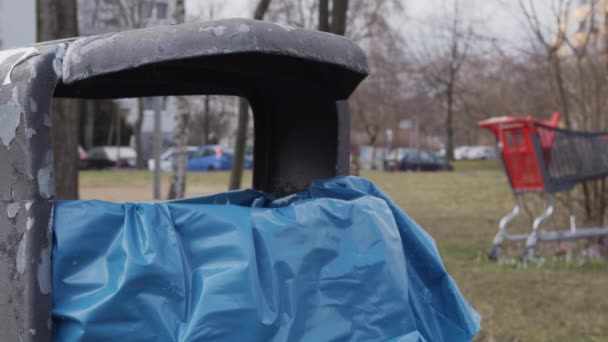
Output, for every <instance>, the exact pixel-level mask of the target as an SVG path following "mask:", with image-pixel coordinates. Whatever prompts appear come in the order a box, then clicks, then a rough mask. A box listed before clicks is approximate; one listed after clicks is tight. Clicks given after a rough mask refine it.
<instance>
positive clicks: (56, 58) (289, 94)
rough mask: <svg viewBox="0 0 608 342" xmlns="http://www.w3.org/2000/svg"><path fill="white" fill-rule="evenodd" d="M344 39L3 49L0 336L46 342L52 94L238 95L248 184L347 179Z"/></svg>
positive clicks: (148, 40) (246, 38) (356, 53)
mask: <svg viewBox="0 0 608 342" xmlns="http://www.w3.org/2000/svg"><path fill="white" fill-rule="evenodd" d="M367 72H368V68H367V62H366V57H365V55H364V53H363V52H362V50H361V49H360V48H359V47H357V46H356V45H355V44H353V43H352V42H351V41H349V40H348V39H345V38H343V37H339V36H335V35H331V34H326V33H322V32H313V31H307V30H303V29H297V28H292V27H287V26H283V25H277V24H271V23H265V22H260V21H253V20H243V19H232V20H222V21H215V22H210V23H190V24H184V25H176V26H165V27H155V28H147V29H142V30H133V31H126V32H120V33H111V34H104V35H99V36H93V37H86V38H76V39H67V40H59V41H53V42H47V43H41V44H37V45H33V46H30V47H25V48H18V49H12V50H5V51H0V82H2V83H1V86H0V122H1V126H0V161H1V162H0V175H1V176H2V178H1V181H0V196H1V203H0V211H1V212H2V213H3V214H2V215H0V224H1V225H2V227H3V229H2V232H1V233H0V255H1V256H2V258H1V260H0V313H1V314H2V319H1V320H0V340H2V341H17V340H19V341H50V340H51V288H52V284H51V258H52V255H51V245H52V232H51V228H50V227H51V222H52V209H53V194H54V182H53V156H52V148H51V145H52V141H51V134H52V133H51V132H52V127H51V119H50V116H51V115H52V114H51V113H50V107H51V101H52V99H53V97H57V98H86V99H114V98H126V97H142V96H167V95H198V94H209V95H238V96H244V97H246V98H247V99H248V100H249V102H250V104H251V107H252V110H253V116H254V122H255V128H254V129H255V149H254V157H255V161H256V162H255V165H254V170H253V188H254V189H257V190H261V191H265V192H269V193H272V194H277V195H284V194H289V193H293V192H297V191H301V190H304V189H305V188H306V187H307V186H308V185H309V184H310V183H311V181H312V180H313V179H318V178H328V177H333V176H336V175H345V174H348V169H349V149H350V138H349V133H350V122H349V120H350V117H349V112H348V106H347V102H346V100H347V98H348V97H349V96H350V94H351V93H352V92H353V90H354V89H355V88H356V86H357V85H358V84H359V82H361V81H362V80H363V79H364V78H365V76H366V75H367Z"/></svg>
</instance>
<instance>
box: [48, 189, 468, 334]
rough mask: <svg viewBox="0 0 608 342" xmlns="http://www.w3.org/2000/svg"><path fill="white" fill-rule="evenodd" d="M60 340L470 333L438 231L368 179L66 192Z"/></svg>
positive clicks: (59, 273) (56, 278)
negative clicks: (143, 197) (285, 189)
mask: <svg viewBox="0 0 608 342" xmlns="http://www.w3.org/2000/svg"><path fill="white" fill-rule="evenodd" d="M53 229H54V233H55V240H54V248H53V253H54V254H53V322H54V341H239V342H240V341H433V342H435V341H468V340H471V339H472V338H473V337H474V336H475V334H476V333H477V331H478V330H479V325H480V318H479V316H478V315H477V313H476V312H475V311H474V310H473V309H472V308H471V306H470V305H469V304H468V303H467V301H466V300H465V299H464V298H463V296H462V295H461V294H460V292H459V290H458V288H457V286H456V284H455V283H454V281H453V280H452V278H451V277H450V276H449V275H448V274H447V272H446V271H445V268H444V267H443V265H442V262H441V259H440V256H439V254H438V252H437V249H436V247H435V244H434V242H433V240H432V238H431V237H430V236H429V235H428V234H427V233H426V232H424V230H422V228H420V227H419V226H418V225H416V223H414V222H413V221H412V220H411V219H410V218H409V217H408V216H407V215H406V214H405V213H403V211H401V209H399V207H398V206H396V205H395V204H394V203H393V202H392V201H391V200H390V199H389V198H388V197H387V196H386V195H384V194H383V193H382V192H381V191H380V190H378V188H376V187H375V186H374V185H373V184H372V183H371V182H369V181H366V180H364V179H360V178H354V177H343V178H336V179H331V180H321V181H316V182H314V183H313V184H312V185H311V186H310V188H309V190H308V191H306V192H303V193H299V194H296V195H292V196H288V197H285V198H280V199H277V198H274V197H272V196H271V195H268V194H264V193H260V192H255V191H251V190H245V191H236V192H228V193H223V194H218V195H214V196H208V197H201V198H194V199H187V200H180V201H173V202H161V203H108V202H100V201H62V202H58V203H56V205H55V209H54V220H53Z"/></svg>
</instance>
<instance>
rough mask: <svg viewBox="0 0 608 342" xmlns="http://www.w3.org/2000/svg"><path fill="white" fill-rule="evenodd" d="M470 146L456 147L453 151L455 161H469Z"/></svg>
mask: <svg viewBox="0 0 608 342" xmlns="http://www.w3.org/2000/svg"><path fill="white" fill-rule="evenodd" d="M470 148H471V147H470V146H458V147H456V148H455V149H454V159H455V160H467V159H469V149H470Z"/></svg>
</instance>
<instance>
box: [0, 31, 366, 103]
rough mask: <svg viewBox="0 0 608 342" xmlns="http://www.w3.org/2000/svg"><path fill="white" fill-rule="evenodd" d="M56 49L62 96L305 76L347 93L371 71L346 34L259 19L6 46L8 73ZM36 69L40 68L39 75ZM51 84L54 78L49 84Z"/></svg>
mask: <svg viewBox="0 0 608 342" xmlns="http://www.w3.org/2000/svg"><path fill="white" fill-rule="evenodd" d="M49 53H52V54H55V55H56V56H57V58H56V60H57V61H56V62H55V63H54V65H53V67H54V68H55V69H56V72H57V73H58V74H59V75H58V76H60V83H59V85H58V87H57V90H56V91H55V93H54V96H55V97H77V98H78V97H80V98H124V97H139V96H156V95H196V94H202V93H205V94H210V95H212V94H222V95H246V94H244V93H247V90H243V89H254V88H259V86H260V84H263V86H264V87H265V88H268V89H271V88H272V86H276V87H283V86H284V85H285V84H286V83H290V82H291V83H293V82H300V83H301V84H305V86H302V85H298V86H299V87H303V88H309V89H314V88H318V89H323V90H324V91H325V92H326V93H327V92H329V94H330V95H332V96H331V97H333V98H335V99H346V98H348V96H349V95H350V94H351V93H352V92H353V91H354V89H355V88H356V86H357V85H358V84H359V82H361V81H362V80H363V79H364V78H365V76H366V75H367V73H368V66H367V59H366V56H365V54H364V52H363V51H362V50H361V49H360V48H359V47H358V46H357V45H356V44H354V43H353V42H352V41H350V40H349V39H347V38H344V37H342V36H338V35H334V34H330V33H325V32H319V31H311V30H305V29H301V28H294V27H291V26H286V25H280V24H274V23H269V22H264V21H258V20H251V19H226V20H218V21H212V22H204V23H201V22H192V23H187V24H180V25H171V26H157V27H151V28H144V29H139V30H130V31H123V32H116V33H109V34H102V35H97V36H91V37H84V38H74V39H64V40H58V41H51V42H45V43H41V44H36V45H33V46H30V47H27V48H20V49H13V50H7V51H2V52H0V76H2V80H6V79H9V80H10V77H11V75H10V73H11V72H12V71H13V69H14V68H15V66H16V65H18V64H21V63H22V62H23V61H24V60H25V59H27V58H30V57H32V56H38V55H44V54H49ZM34 75H35V74H34ZM49 86H50V85H49Z"/></svg>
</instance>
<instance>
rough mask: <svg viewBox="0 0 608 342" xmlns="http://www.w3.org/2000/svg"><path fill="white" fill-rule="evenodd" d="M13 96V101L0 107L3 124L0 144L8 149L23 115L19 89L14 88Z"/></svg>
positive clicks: (0, 119)
mask: <svg viewBox="0 0 608 342" xmlns="http://www.w3.org/2000/svg"><path fill="white" fill-rule="evenodd" d="M12 94H13V95H12V97H11V99H10V100H8V101H7V102H6V103H4V104H2V105H1V106H0V122H1V123H2V124H1V125H0V143H1V144H2V145H4V146H7V147H8V146H10V144H11V143H12V142H13V139H15V134H16V130H17V127H19V123H20V122H21V113H22V112H23V107H22V106H21V103H20V102H19V94H18V89H17V87H13V90H12Z"/></svg>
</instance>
